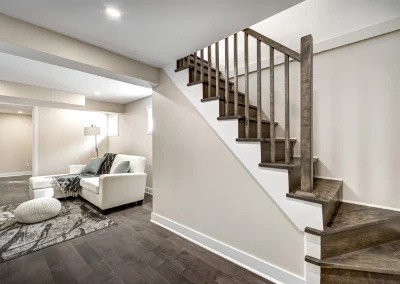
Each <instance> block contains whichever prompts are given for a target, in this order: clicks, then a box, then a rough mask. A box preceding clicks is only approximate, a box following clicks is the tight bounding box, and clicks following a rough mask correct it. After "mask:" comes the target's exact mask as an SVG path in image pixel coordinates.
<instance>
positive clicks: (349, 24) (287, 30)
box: [205, 0, 400, 67]
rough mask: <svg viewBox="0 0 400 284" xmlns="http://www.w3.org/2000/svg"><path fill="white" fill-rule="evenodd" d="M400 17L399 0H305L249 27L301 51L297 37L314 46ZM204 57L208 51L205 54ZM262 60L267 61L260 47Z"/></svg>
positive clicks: (252, 52)
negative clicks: (308, 41) (304, 38)
mask: <svg viewBox="0 0 400 284" xmlns="http://www.w3.org/2000/svg"><path fill="white" fill-rule="evenodd" d="M397 17H400V1H399V0H385V1H376V0H307V1H305V2H302V3H300V4H298V5H296V6H294V7H292V8H290V9H287V10H285V11H283V12H281V13H279V14H276V15H274V16H272V17H270V18H268V19H265V20H263V21H261V22H259V23H257V24H255V25H253V26H251V27H250V28H252V29H254V30H256V31H258V32H259V33H261V34H263V35H265V36H267V37H269V38H271V39H273V40H275V41H277V42H279V43H281V44H283V45H285V46H287V47H289V48H291V49H294V50H300V38H301V37H302V36H305V35H308V34H312V36H313V39H314V43H318V42H321V41H324V40H328V39H331V38H335V37H338V36H340V35H343V34H347V33H350V32H353V31H356V30H359V29H362V28H366V27H369V26H372V25H375V24H378V23H381V22H384V21H388V20H391V19H394V18H397ZM243 38H244V36H243V33H239V34H238V55H239V57H238V62H239V67H240V66H243V65H244V57H243V55H244V39H243ZM224 48H225V42H224V41H221V42H220V62H224V60H225V56H224V52H222V51H221V50H224ZM229 49H230V52H229V54H230V58H229V62H230V66H231V67H232V66H233V37H230V41H229ZM205 57H206V58H207V52H206V53H205ZM261 57H262V58H263V59H265V58H269V50H268V47H267V46H266V45H262V48H261ZM256 60H257V54H256V40H255V39H253V38H251V37H249V62H250V63H254V62H256Z"/></svg>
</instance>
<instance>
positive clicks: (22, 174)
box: [0, 172, 32, 177]
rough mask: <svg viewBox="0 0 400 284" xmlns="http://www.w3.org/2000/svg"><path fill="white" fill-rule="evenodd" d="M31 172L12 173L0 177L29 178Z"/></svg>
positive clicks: (0, 174)
mask: <svg viewBox="0 0 400 284" xmlns="http://www.w3.org/2000/svg"><path fill="white" fill-rule="evenodd" d="M30 175H32V172H13V173H0V177H17V176H30Z"/></svg>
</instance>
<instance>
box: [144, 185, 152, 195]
mask: <svg viewBox="0 0 400 284" xmlns="http://www.w3.org/2000/svg"><path fill="white" fill-rule="evenodd" d="M145 192H146V193H148V194H151V195H153V189H152V188H151V187H146V189H145Z"/></svg>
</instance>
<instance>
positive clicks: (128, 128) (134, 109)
mask: <svg viewBox="0 0 400 284" xmlns="http://www.w3.org/2000/svg"><path fill="white" fill-rule="evenodd" d="M151 105H152V97H151V96H150V97H147V98H144V99H141V100H138V101H134V102H132V103H130V104H127V105H125V113H123V114H121V115H119V136H116V137H109V138H108V147H109V148H108V149H109V152H112V153H120V154H130V155H138V156H143V157H146V158H147V163H146V173H147V182H146V186H147V187H149V188H152V187H153V159H152V152H153V151H152V144H153V141H152V140H153V137H152V135H148V134H147V107H148V106H151Z"/></svg>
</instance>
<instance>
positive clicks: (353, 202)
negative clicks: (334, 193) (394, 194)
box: [342, 199, 400, 211]
mask: <svg viewBox="0 0 400 284" xmlns="http://www.w3.org/2000/svg"><path fill="white" fill-rule="evenodd" d="M342 202H346V203H352V204H357V205H363V206H369V207H375V208H380V209H386V210H392V211H400V208H393V207H388V206H380V205H375V204H369V203H364V202H357V201H353V200H345V199H343V200H342Z"/></svg>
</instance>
